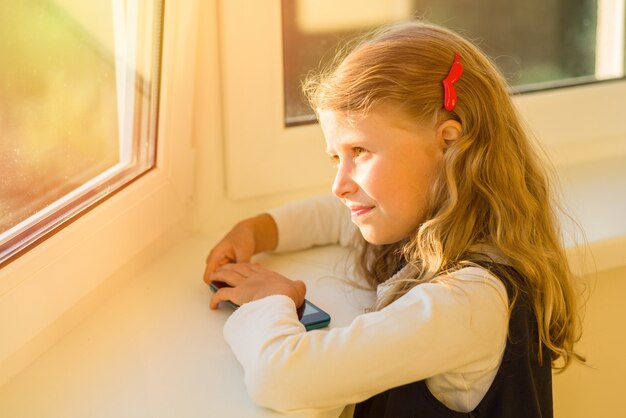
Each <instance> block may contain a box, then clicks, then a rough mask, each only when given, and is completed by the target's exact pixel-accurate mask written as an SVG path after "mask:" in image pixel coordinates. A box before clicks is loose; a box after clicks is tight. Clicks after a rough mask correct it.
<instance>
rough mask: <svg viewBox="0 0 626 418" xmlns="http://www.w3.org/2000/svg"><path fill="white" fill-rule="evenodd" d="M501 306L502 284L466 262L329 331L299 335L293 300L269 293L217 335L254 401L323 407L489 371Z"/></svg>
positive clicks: (502, 333) (499, 341) (497, 355)
mask: <svg viewBox="0 0 626 418" xmlns="http://www.w3.org/2000/svg"><path fill="white" fill-rule="evenodd" d="M507 305H508V301H507V297H506V290H505V289H504V286H503V285H502V283H501V282H500V281H499V280H498V279H497V278H494V277H493V276H491V275H490V274H489V273H487V272H486V271H484V270H482V269H479V268H472V267H470V268H466V269H462V270H459V271H458V272H455V273H452V274H451V275H450V276H449V277H446V278H444V279H442V280H439V281H437V282H436V283H425V284H421V285H418V286H416V287H414V288H413V289H411V290H410V291H409V292H408V293H407V294H405V295H403V296H402V297H401V298H399V299H398V300H396V301H395V302H393V303H392V304H390V305H389V306H387V307H385V308H384V309H382V310H380V311H377V312H371V313H366V314H363V315H360V316H358V317H356V318H355V319H354V321H353V322H352V323H351V324H350V325H349V326H347V327H341V328H334V329H330V330H314V331H310V332H305V330H304V327H303V325H302V324H300V322H299V321H298V318H297V316H296V312H295V306H294V303H293V301H292V300H291V299H290V298H288V297H286V296H282V295H275V296H269V297H266V298H264V299H260V300H258V301H254V302H250V303H247V304H244V305H243V306H242V307H241V308H239V309H238V310H237V311H236V312H234V313H233V315H232V316H231V317H230V318H229V319H228V321H227V323H226V325H225V328H224V336H225V338H226V341H227V342H228V344H229V345H230V346H231V348H232V350H233V352H234V354H235V356H236V358H237V359H238V361H239V362H240V363H241V365H242V366H243V369H244V374H245V383H246V386H247V389H248V392H249V394H250V396H251V397H252V399H253V400H254V401H255V402H257V403H258V404H260V405H262V406H265V407H268V408H272V409H275V410H278V411H283V412H294V411H298V410H303V409H312V408H320V409H327V408H332V407H339V406H342V405H348V404H352V403H357V402H361V401H363V400H365V399H368V398H369V397H371V396H373V395H375V394H377V393H380V392H383V391H385V390H387V389H389V388H392V387H396V386H400V385H403V384H407V383H410V382H414V381H418V380H422V379H427V378H429V377H431V376H436V375H439V374H442V373H448V372H454V373H477V372H480V371H484V370H493V369H494V368H497V367H498V365H499V362H500V359H501V356H502V352H503V349H504V344H505V342H506V334H507V324H508V314H507Z"/></svg>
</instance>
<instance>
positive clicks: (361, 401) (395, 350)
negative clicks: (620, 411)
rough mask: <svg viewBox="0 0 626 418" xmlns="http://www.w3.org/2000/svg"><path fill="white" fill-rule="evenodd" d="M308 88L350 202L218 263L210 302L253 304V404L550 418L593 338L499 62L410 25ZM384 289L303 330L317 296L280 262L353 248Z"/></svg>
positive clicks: (223, 245)
mask: <svg viewBox="0 0 626 418" xmlns="http://www.w3.org/2000/svg"><path fill="white" fill-rule="evenodd" d="M305 91H306V93H307V94H308V97H309V98H310V101H311V104H312V106H313V108H314V109H315V110H316V113H317V116H318V119H319V122H320V124H321V127H322V130H323V132H324V136H325V139H326V146H327V152H328V154H329V156H330V158H331V160H332V161H333V162H334V164H335V165H336V167H337V174H336V177H335V180H334V183H333V186H332V191H333V194H334V196H335V197H336V198H338V199H334V198H333V199H334V200H333V201H330V200H328V198H325V197H322V198H317V199H312V200H308V201H305V202H300V203H298V204H293V205H290V206H287V207H284V208H280V209H276V210H273V211H270V212H269V213H267V214H263V215H260V216H258V217H255V218H251V219H248V220H245V221H243V222H241V223H239V224H237V225H236V226H235V227H234V228H233V229H232V230H231V232H230V233H229V234H227V235H226V237H224V239H223V240H222V241H221V242H220V243H218V244H217V246H215V248H213V250H212V251H211V253H210V254H209V257H208V259H207V266H206V272H205V281H207V282H210V281H212V280H219V281H225V282H227V283H228V284H230V285H232V286H233V287H232V288H223V289H221V290H219V291H218V292H217V293H216V294H215V295H214V297H213V299H212V300H211V307H212V308H216V307H217V306H218V304H219V302H220V301H222V300H231V301H233V302H234V303H236V304H239V305H243V306H242V307H241V308H240V309H238V310H237V311H236V312H234V313H233V315H232V316H231V317H230V318H229V319H228V321H227V323H226V325H225V328H224V336H225V338H226V341H227V342H228V343H229V344H230V346H231V348H232V350H233V351H234V353H235V355H236V357H237V359H238V360H239V361H240V362H241V364H242V366H243V368H244V371H245V380H246V385H247V387H248V390H249V392H250V395H251V396H252V398H253V399H254V400H255V401H256V402H258V403H259V404H261V405H264V406H267V407H270V408H273V409H277V410H281V411H295V410H303V409H315V410H317V411H326V412H328V414H329V416H332V414H334V416H336V415H338V413H339V411H341V408H342V407H343V406H344V405H349V404H355V407H353V408H347V409H346V410H345V411H344V414H346V415H347V416H349V415H350V414H353V415H354V416H355V417H393V418H399V417H413V416H420V417H421V416H424V417H440V416H442V417H443V416H445V417H456V416H459V417H461V416H486V417H509V418H510V417H524V418H530V417H551V416H552V389H551V366H552V367H555V368H565V367H567V366H568V365H569V364H570V362H571V360H572V359H580V360H582V359H581V358H580V357H579V356H578V355H577V354H576V353H575V352H574V343H575V342H576V341H577V338H578V336H579V329H578V321H577V307H576V299H575V294H574V291H573V284H572V274H571V272H570V270H569V267H568V263H567V260H566V257H565V255H564V251H563V248H562V245H561V242H560V238H559V229H558V225H557V217H556V215H555V212H554V210H553V207H552V205H551V190H550V184H549V183H548V178H547V175H546V173H545V172H544V170H543V169H542V166H543V163H542V162H541V161H540V160H539V158H538V156H537V154H536V153H535V150H534V149H533V146H532V145H531V140H530V136H529V134H528V133H527V132H526V131H525V129H524V128H523V126H522V123H521V122H520V118H519V117H518V115H517V113H516V111H515V109H514V106H513V104H512V102H511V100H510V97H509V95H508V93H507V86H506V83H505V81H504V80H503V78H502V77H501V76H500V75H499V73H498V71H497V70H496V69H495V67H494V65H493V64H492V63H491V62H490V61H489V60H488V59H487V58H486V57H485V56H484V55H483V54H482V53H481V52H480V51H479V50H478V49H477V48H476V47H475V46H473V45H472V44H471V43H469V42H468V41H466V40H464V39H462V38H461V37H459V36H458V35H456V34H454V33H453V32H451V31H449V30H446V29H444V28H441V27H438V26H434V25H430V24H426V23H421V22H413V23H405V24H401V25H396V26H392V27H389V28H385V29H383V30H381V31H379V32H378V33H376V34H375V35H374V36H373V37H371V38H370V39H369V40H367V41H365V42H363V43H361V44H360V45H359V46H357V47H356V48H355V49H354V50H352V51H351V52H350V53H349V54H348V55H347V56H345V58H343V59H342V60H340V61H339V64H338V65H336V66H335V67H333V68H331V70H329V71H328V72H326V73H323V74H321V75H319V76H316V77H313V78H311V79H309V80H308V82H307V83H306V84H305ZM346 219H351V221H352V223H353V224H354V225H356V227H357V228H358V231H359V234H358V235H357V236H356V238H355V240H356V241H357V243H358V244H359V248H360V251H359V255H358V263H357V267H358V268H359V269H360V272H361V274H362V275H363V276H364V277H365V278H366V279H367V281H368V282H369V284H371V286H372V288H373V289H376V292H377V303H376V306H375V309H374V310H373V312H369V313H365V314H363V315H360V316H359V317H357V318H356V319H355V320H354V321H353V322H352V323H351V325H349V326H348V327H344V328H334V329H332V330H318V331H313V332H308V333H307V332H305V331H304V328H303V326H302V325H301V324H300V323H299V321H298V319H297V315H296V308H297V307H298V306H300V305H301V304H302V303H303V299H304V296H305V291H306V289H305V286H304V284H303V283H302V282H300V281H292V280H289V279H288V278H285V277H283V276H281V275H279V274H278V273H276V272H273V271H269V270H267V269H265V268H264V267H262V266H260V265H256V264H250V263H249V262H248V261H249V260H250V257H251V256H252V255H253V254H255V253H258V252H262V251H267V250H277V251H279V250H292V249H300V248H305V247H307V246H312V245H316V244H326V243H332V242H335V243H336V242H342V243H344V244H347V243H348V241H349V237H350V236H351V230H352V229H351V228H350V226H349V224H347V223H346V222H344V220H346Z"/></svg>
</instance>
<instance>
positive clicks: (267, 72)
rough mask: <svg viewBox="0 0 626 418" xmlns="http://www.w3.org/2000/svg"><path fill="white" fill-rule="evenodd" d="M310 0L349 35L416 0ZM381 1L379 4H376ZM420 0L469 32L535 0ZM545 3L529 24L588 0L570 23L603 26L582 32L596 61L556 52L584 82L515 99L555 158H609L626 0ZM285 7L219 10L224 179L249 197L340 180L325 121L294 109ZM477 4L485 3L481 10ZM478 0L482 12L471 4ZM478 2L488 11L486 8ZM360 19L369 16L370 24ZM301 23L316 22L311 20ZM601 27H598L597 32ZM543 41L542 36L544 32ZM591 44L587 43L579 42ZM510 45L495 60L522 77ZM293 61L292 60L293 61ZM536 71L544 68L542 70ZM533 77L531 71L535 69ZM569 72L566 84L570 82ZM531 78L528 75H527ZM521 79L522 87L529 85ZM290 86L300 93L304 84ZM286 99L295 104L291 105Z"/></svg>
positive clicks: (229, 188) (510, 21) (274, 1)
mask: <svg viewBox="0 0 626 418" xmlns="http://www.w3.org/2000/svg"><path fill="white" fill-rule="evenodd" d="M287 3H289V4H287ZM294 3H298V4H305V1H304V0H298V1H296V0H292V1H285V4H287V7H292V8H293V7H294ZM306 3H307V4H308V5H313V6H315V7H312V6H311V7H310V8H309V10H308V11H307V13H306V15H307V16H306V19H307V21H306V23H307V25H308V24H312V23H315V24H316V25H317V24H319V25H321V23H320V22H322V20H324V21H325V22H326V23H327V26H326V27H325V30H326V31H328V28H329V27H330V26H331V25H335V24H336V23H337V22H338V21H341V22H342V25H344V26H346V27H347V28H348V29H347V30H344V31H343V32H341V31H340V32H341V33H344V34H347V33H348V32H350V31H357V30H361V29H360V28H361V27H363V26H364V27H371V26H375V25H377V24H380V23H385V22H389V21H394V20H398V19H403V18H405V16H406V14H407V13H413V12H407V10H409V7H408V6H407V4H408V5H409V6H410V7H413V5H414V4H417V3H415V2H413V1H410V2H407V1H406V0H388V1H385V2H374V1H372V2H369V1H368V2H354V1H352V0H345V1H341V2H331V1H329V0H310V1H307V2H306ZM331 3H332V8H331V9H329V8H328V7H327V5H328V4H331ZM574 3H575V4H574ZM345 4H350V5H352V8H351V9H350V14H349V15H350V16H352V17H353V18H354V19H352V20H351V19H348V18H347V16H348V15H347V14H346V13H341V12H342V6H343V5H345ZM355 4H356V6H354V5H355ZM374 4H378V8H376V6H375V5H374ZM418 4H419V5H422V4H431V5H432V8H431V9H430V10H428V11H427V12H426V13H425V17H427V18H433V20H435V19H434V18H437V19H442V20H443V22H442V23H444V24H446V25H448V26H452V27H453V28H457V29H459V28H460V30H462V31H463V32H466V33H467V32H471V30H472V27H466V28H465V29H464V27H463V26H462V24H463V22H465V21H469V19H470V16H472V15H474V16H475V17H476V16H477V17H481V18H482V21H483V22H486V23H484V26H489V25H492V24H494V25H495V24H497V23H498V22H496V18H495V17H494V16H499V17H500V19H501V22H500V23H499V24H500V25H502V26H504V27H505V28H504V29H502V26H501V27H500V28H501V29H502V30H503V31H504V30H508V29H507V28H515V27H517V26H518V25H521V24H522V21H520V20H519V19H518V16H517V15H516V14H515V13H513V12H514V11H515V12H517V13H519V10H521V9H522V8H524V7H526V8H530V7H532V6H531V5H530V3H529V2H521V1H517V2H495V1H493V2H492V1H488V2H467V1H460V0H457V1H456V3H454V4H456V5H458V7H456V8H455V9H454V8H450V7H449V8H448V9H452V10H453V11H456V12H457V13H456V15H457V16H458V17H456V18H454V19H455V20H452V19H453V17H450V16H448V17H445V18H444V17H443V14H442V12H437V13H438V14H436V13H435V6H437V9H436V10H441V8H442V7H443V5H444V4H452V3H451V0H446V1H444V0H441V1H436V2H435V1H432V2H429V3H426V1H424V2H422V1H420V2H419V3H418ZM483 4H491V5H492V8H491V9H488V10H485V8H484V7H483V6H482V5H483ZM539 4H540V5H542V6H541V7H542V8H539V6H537V9H536V11H535V12H534V16H536V19H534V20H531V22H532V26H530V27H529V29H528V31H529V32H533V31H539V30H543V28H542V27H541V26H542V25H545V22H542V21H541V19H540V18H542V17H543V16H544V14H545V13H546V10H548V9H550V10H557V9H558V10H559V17H558V18H557V17H554V18H553V20H554V21H557V22H558V19H559V18H562V19H565V14H567V13H568V12H569V11H571V10H573V8H575V7H574V6H576V7H578V5H581V4H582V6H580V7H582V9H581V10H583V11H584V10H587V11H589V10H591V11H592V14H591V16H590V17H588V18H587V20H585V19H582V20H581V19H580V18H574V17H569V18H568V19H573V20H570V22H572V21H573V22H583V24H582V25H583V26H584V25H585V24H588V25H591V27H593V26H594V25H595V29H593V30H591V29H590V30H589V31H588V33H587V34H586V35H584V37H583V38H584V39H586V40H587V41H585V42H591V39H595V41H594V42H595V43H593V44H591V45H590V44H587V47H588V48H593V49H594V50H595V53H594V54H593V55H594V62H595V64H593V65H591V64H590V60H589V59H587V58H586V59H585V60H586V61H585V62H586V64H584V65H574V66H573V67H572V66H570V65H565V66H561V65H560V64H559V63H560V61H561V60H563V58H558V59H557V64H559V65H557V66H556V68H559V67H563V68H564V69H563V71H565V73H564V74H565V76H566V77H567V78H566V79H564V80H566V82H570V81H576V83H579V82H580V81H581V79H580V77H584V80H582V81H583V83H582V84H581V85H575V86H573V87H571V88H550V89H543V87H545V84H544V86H540V87H542V89H541V90H537V91H534V92H533V93H532V94H517V95H515V96H514V97H513V100H514V102H515V103H516V104H517V105H518V107H519V108H520V111H521V113H522V116H523V117H524V119H525V120H526V121H527V122H528V123H529V124H530V126H531V127H532V128H533V130H534V131H535V133H536V134H537V136H538V137H539V138H540V139H541V141H542V142H543V144H544V146H545V148H546V149H547V150H548V151H549V152H550V153H551V155H552V156H553V158H554V160H555V162H556V163H557V165H558V164H561V163H563V164H570V163H579V162H583V161H589V160H590V159H598V158H603V157H605V156H606V155H605V154H606V153H608V152H610V151H606V150H611V149H616V147H620V149H621V147H622V145H620V144H621V143H620V141H622V140H623V138H626V125H625V124H624V123H622V122H621V121H622V120H623V109H624V108H626V80H625V79H624V78H623V74H624V0H596V1H594V2H593V3H588V2H587V1H583V2H567V1H565V0H550V1H546V2H540V3H539ZM557 4H558V7H557ZM590 4H595V6H590ZM380 5H384V7H381V6H380ZM585 5H586V6H585ZM283 6H284V4H283V2H281V1H280V0H271V1H267V2H249V1H245V0H229V1H225V2H220V7H219V10H218V13H219V15H218V19H219V22H220V37H219V41H220V66H221V68H220V70H221V71H220V74H221V82H222V84H221V86H220V87H221V94H222V104H223V114H222V116H223V118H222V120H223V123H224V140H225V144H226V145H225V171H226V178H225V184H226V192H227V194H228V196H229V198H232V199H247V198H251V197H255V196H263V195H271V194H276V193H286V192H296V191H304V190H308V191H309V192H313V191H315V192H317V191H322V190H328V188H329V185H330V184H331V181H332V176H333V171H332V169H331V168H330V166H329V164H328V161H327V159H326V158H325V154H324V140H323V136H322V132H321V130H320V128H319V126H318V125H317V124H313V123H307V120H306V117H307V116H306V114H305V115H304V116H303V115H302V114H301V113H299V112H300V110H298V109H297V108H296V111H295V112H292V110H291V109H290V110H287V108H289V107H290V106H291V104H293V103H301V102H299V100H298V98H297V97H296V98H295V99H294V96H293V95H292V94H291V93H289V91H286V90H285V78H286V77H289V75H288V74H286V73H287V72H292V69H291V68H289V69H287V68H285V61H284V57H285V53H284V51H285V50H284V46H285V37H286V35H285V33H284V30H283V25H285V27H287V26H288V24H285V23H284V19H287V18H289V14H287V13H285V12H284V10H283ZM479 7H481V9H478V8H479ZM310 9H313V11H311V10H310ZM470 9H475V10H476V11H474V12H473V11H472V10H470ZM368 10H369V12H368ZM372 10H373V11H372ZM411 10H412V9H411ZM477 10H481V13H478V12H477ZM529 10H530V9H529ZM461 11H462V13H461ZM593 11H595V12H593ZM314 12H317V13H314ZM294 13H296V15H297V14H298V13H299V12H292V17H293V18H294V19H295V15H294ZM498 13H499V14H498ZM593 13H595V17H594V15H593ZM529 14H530V16H533V14H532V13H531V12H527V13H526V14H522V15H521V16H520V19H521V18H525V19H526V22H525V23H526V24H528V21H529V20H530V18H529V17H528V16H529ZM361 20H363V21H364V22H366V24H365V25H363V22H362V21H361ZM439 21H440V22H441V20H439ZM585 22H586V23H585ZM303 26H304V23H303ZM304 27H305V28H307V27H308V26H304ZM476 27H478V28H476ZM561 27H563V26H561ZM242 28H245V30H242ZM474 28H475V31H476V32H474V33H469V36H472V37H474V38H481V37H482V38H483V39H482V40H481V39H478V40H479V41H480V42H481V45H482V46H483V47H484V48H485V49H488V48H495V46H493V45H492V46H490V45H489V44H488V39H487V35H486V34H482V35H481V34H480V32H478V29H480V25H478V24H474ZM301 30H302V31H303V32H307V31H310V29H306V30H305V29H301ZM593 31H595V35H593V36H592V32H593ZM321 32H322V33H323V32H324V31H321ZM578 32H579V31H578V29H572V28H568V29H567V30H564V34H563V35H562V36H564V37H565V38H568V37H569V38H571V37H576V36H578V35H577V33H578ZM320 36H321V35H320ZM524 36H526V33H524V32H522V35H519V37H522V38H523V37H524ZM545 36H546V37H547V38H550V39H551V42H557V41H555V40H554V39H553V38H558V36H559V35H558V34H557V33H550V34H546V35H545ZM581 36H582V35H581ZM594 36H595V38H594ZM340 38H342V36H340V35H337V36H335V37H334V38H332V39H329V40H328V42H331V41H332V42H334V43H336V42H338V41H339V40H340ZM342 39H343V38H342ZM520 42H521V40H520ZM538 42H539V43H541V42H544V40H543V39H542V40H540V41H538ZM535 47H536V48H537V51H539V50H540V49H539V47H538V46H533V48H535ZM585 48H586V47H581V48H577V50H579V51H580V50H581V49H585ZM322 49H323V50H324V51H325V52H324V53H323V54H325V55H324V56H322V58H324V57H328V56H332V55H333V52H334V51H333V49H334V46H333V45H331V44H328V45H325V46H324V48H319V47H312V46H311V47H310V46H307V47H302V48H300V49H297V48H296V49H295V50H293V48H292V50H291V51H290V53H289V54H288V55H289V57H288V58H289V59H290V60H291V59H293V60H303V59H304V56H305V55H306V54H307V53H308V51H312V52H313V53H316V52H315V50H317V53H318V54H319V53H320V51H322ZM531 49H532V48H531ZM510 51H511V50H510V49H509V50H507V51H505V52H495V54H504V55H506V56H510V57H512V58H502V57H500V56H495V60H496V62H499V63H501V64H504V63H508V64H510V65H512V67H508V68H509V69H506V68H504V70H503V71H504V72H505V73H508V75H509V76H512V77H513V78H514V79H516V78H517V79H520V80H522V78H521V75H522V73H521V71H525V70H524V68H525V67H524V66H523V64H525V63H526V62H527V61H526V60H527V58H526V57H527V56H528V55H524V56H522V58H524V60H525V61H524V62H519V59H518V58H515V57H516V55H514V54H513V53H512V52H510ZM583 53H584V54H583V55H584V56H586V57H590V56H591V55H589V54H588V53H586V52H584V51H583ZM301 55H302V56H301ZM547 55H551V54H547ZM318 57H319V55H318ZM316 59H317V58H316ZM576 59H577V58H574V60H576ZM290 62H291V61H290ZM537 62H539V61H537ZM315 65H317V64H315ZM551 65H552V64H551ZM289 66H290V67H291V64H290V65H289ZM511 68H513V70H511ZM590 68H591V69H592V70H593V72H594V74H593V76H592V77H589V76H590V75H591V74H589V73H588V69H590ZM583 70H584V71H583ZM293 73H294V78H295V79H296V80H297V78H298V77H300V76H301V72H300V70H297V71H293ZM534 73H539V72H538V71H534ZM585 73H587V74H586V75H585ZM544 74H547V73H544ZM572 77H573V78H572ZM595 78H597V79H606V78H609V79H612V80H609V81H603V82H598V83H588V81H589V80H593V79H595ZM525 79H526V80H530V78H529V77H526V78H525ZM534 80H535V81H536V82H539V80H541V79H540V78H537V77H535V78H534ZM543 80H544V81H541V83H552V84H553V85H552V86H553V87H554V79H553V81H545V80H546V79H545V78H543ZM562 80H563V79H562ZM562 80H561V81H559V82H558V83H562V82H563V81H562ZM527 82H528V81H524V83H527ZM533 83H534V82H533ZM558 83H557V84H558ZM295 84H296V86H297V84H298V82H297V81H296V83H295ZM525 85H526V86H531V85H529V84H525ZM516 88H517V89H518V90H521V86H518V87H516ZM291 91H292V92H297V93H298V95H299V94H300V93H299V92H298V91H297V87H294V88H293V90H291ZM286 103H288V104H287V106H286V105H285V104H286ZM289 103H291V104H289ZM296 106H297V105H296ZM305 109H306V107H305ZM286 114H288V115H290V117H293V118H295V120H291V121H290V123H289V126H286V123H285V115H286ZM299 118H304V119H305V120H301V119H299ZM302 122H304V123H302ZM573 122H575V123H573ZM251 177H254V179H255V181H254V182H251V181H250V178H251Z"/></svg>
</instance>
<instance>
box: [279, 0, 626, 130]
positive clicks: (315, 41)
mask: <svg viewBox="0 0 626 418" xmlns="http://www.w3.org/2000/svg"><path fill="white" fill-rule="evenodd" d="M355 10H358V13H356V12H355ZM282 13H283V43H284V49H283V55H284V57H283V59H284V86H285V87H284V88H285V124H286V125H287V126H293V125H298V124H301V123H310V122H312V121H314V120H315V117H314V115H313V114H312V112H311V109H310V108H309V106H308V105H307V104H306V102H305V100H304V97H303V95H302V93H301V90H300V83H301V80H302V79H303V77H304V76H305V75H306V74H307V73H308V72H309V71H310V70H311V69H313V68H316V67H317V66H318V63H319V62H322V63H324V62H326V61H328V59H329V58H332V55H333V54H332V51H335V50H336V49H337V48H338V46H339V45H340V44H341V43H342V42H343V41H344V40H345V39H347V38H352V37H354V36H355V35H357V34H359V33H361V32H363V31H366V30H369V29H373V28H375V27H377V26H379V25H382V24H388V23H392V22H396V21H403V20H408V19H411V18H412V16H423V17H425V18H427V20H429V21H431V22H434V23H439V24H443V25H445V26H447V27H449V28H451V29H455V30H457V31H459V32H461V33H463V34H464V35H466V36H468V37H469V38H470V39H473V40H475V41H476V42H477V43H478V44H479V46H480V47H481V48H482V49H483V50H484V51H485V52H486V53H487V54H488V55H490V56H491V57H492V58H493V59H494V61H495V62H496V64H497V65H498V66H499V68H500V70H501V71H502V73H503V74H504V75H505V77H506V78H507V79H508V81H509V83H510V84H511V85H512V86H514V87H515V90H516V91H518V92H528V91H536V90H543V89H546V88H554V87H562V86H567V85H576V84H583V83H589V82H594V81H598V80H605V79H611V78H620V77H623V76H624V1H623V0H583V1H576V2H571V1H568V0H550V1H543V0H532V1H518V2H502V1H500V0H486V1H481V2H467V1H462V0H443V1H442V0H393V1H388V0H385V1H381V0H377V1H370V2H362V1H359V0H346V1H341V2H336V1H333V0H294V1H292V0H283V1H282ZM487 23H488V24H487ZM329 51H330V52H331V53H330V54H329Z"/></svg>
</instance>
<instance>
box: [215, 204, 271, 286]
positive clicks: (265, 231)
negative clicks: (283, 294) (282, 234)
mask: <svg viewBox="0 0 626 418" xmlns="http://www.w3.org/2000/svg"><path fill="white" fill-rule="evenodd" d="M277 243H278V229H277V227H276V223H275V222H274V219H273V218H272V217H271V216H270V215H268V214H262V215H259V216H256V217H254V218H249V219H246V220H244V221H241V222H239V223H238V224H237V225H235V226H234V227H233V229H231V230H230V232H229V233H228V234H226V236H224V238H222V240H221V241H220V242H219V243H218V244H217V245H216V246H215V247H213V249H212V250H211V252H210V253H209V255H208V256H207V259H206V267H205V270H204V281H205V282H206V284H209V283H210V276H211V274H212V273H214V272H215V271H216V270H217V269H218V268H220V267H222V266H224V265H226V264H228V263H246V262H249V261H250V258H251V257H252V256H253V255H254V254H257V253H260V252H262V251H268V250H273V249H274V248H276V245H277Z"/></svg>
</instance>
